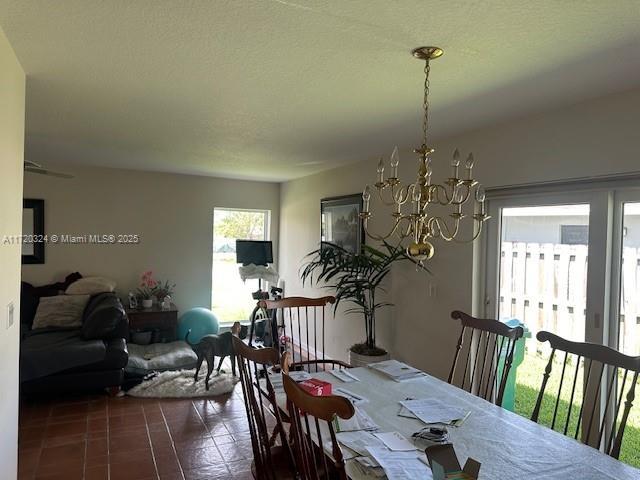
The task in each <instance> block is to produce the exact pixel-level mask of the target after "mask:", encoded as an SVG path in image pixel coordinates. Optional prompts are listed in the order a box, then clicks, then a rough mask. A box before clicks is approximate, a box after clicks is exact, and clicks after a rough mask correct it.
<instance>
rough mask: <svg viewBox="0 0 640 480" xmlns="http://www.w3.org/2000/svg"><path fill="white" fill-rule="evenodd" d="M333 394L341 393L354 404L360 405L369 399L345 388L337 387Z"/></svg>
mask: <svg viewBox="0 0 640 480" xmlns="http://www.w3.org/2000/svg"><path fill="white" fill-rule="evenodd" d="M333 393H334V394H335V395H342V396H343V397H346V398H347V400H349V401H350V402H351V403H352V404H353V405H354V406H358V405H362V404H363V403H367V402H368V401H369V400H367V399H366V398H364V397H362V396H360V395H358V394H357V393H353V392H352V391H351V390H347V389H346V388H342V387H338V388H335V389H334V390H333Z"/></svg>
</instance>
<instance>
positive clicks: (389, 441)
mask: <svg viewBox="0 0 640 480" xmlns="http://www.w3.org/2000/svg"><path fill="white" fill-rule="evenodd" d="M373 435H375V436H376V437H377V438H378V440H381V441H382V442H383V443H384V444H385V445H386V447H387V448H388V449H389V450H393V451H396V452H410V451H412V450H416V446H415V445H414V444H413V443H411V442H410V441H409V440H407V439H406V438H405V437H403V436H402V435H401V434H399V433H398V432H375V433H374V434H373Z"/></svg>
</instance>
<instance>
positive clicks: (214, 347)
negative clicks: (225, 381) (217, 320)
mask: <svg viewBox="0 0 640 480" xmlns="http://www.w3.org/2000/svg"><path fill="white" fill-rule="evenodd" d="M246 330H247V327H242V326H241V325H240V322H235V323H234V324H233V326H232V327H231V331H230V332H224V333H221V334H220V335H205V336H204V337H202V339H201V340H200V342H199V343H197V344H195V345H192V344H191V343H189V334H190V333H191V330H189V331H188V332H187V334H186V335H185V338H184V340H185V342H187V343H189V345H191V348H193V351H194V352H196V355H198V366H197V367H196V374H195V375H194V377H193V381H194V382H197V381H198V374H199V373H200V367H201V366H202V362H203V361H204V360H205V359H206V360H207V378H206V380H205V385H206V387H207V390H209V379H210V378H211V373H212V372H213V367H214V364H215V360H216V357H220V361H219V362H218V369H217V372H218V374H220V368H221V367H222V362H223V361H224V359H225V357H231V370H232V372H233V376H234V377H235V376H236V357H235V355H234V353H233V337H234V336H239V337H240V338H243V333H244V336H246Z"/></svg>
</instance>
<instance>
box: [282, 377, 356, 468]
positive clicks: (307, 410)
mask: <svg viewBox="0 0 640 480" xmlns="http://www.w3.org/2000/svg"><path fill="white" fill-rule="evenodd" d="M283 384H284V390H285V392H286V394H287V407H288V410H289V418H290V420H291V433H290V434H291V437H292V440H291V443H292V448H293V451H294V456H295V459H296V465H297V467H298V473H299V475H300V479H301V480H320V479H325V478H339V479H340V480H347V475H346V472H345V466H344V458H343V456H342V450H341V449H340V446H339V444H338V440H337V438H336V429H335V426H334V421H335V419H336V418H337V417H340V418H343V419H348V418H351V417H353V415H354V414H355V410H354V407H353V405H352V404H351V402H350V401H349V400H347V399H346V398H344V397H339V396H335V395H330V396H323V397H315V396H313V395H311V394H309V393H307V392H305V391H304V390H303V389H302V388H300V387H299V386H298V385H297V384H296V382H295V381H293V380H292V379H291V377H289V376H288V375H286V374H283ZM329 443H330V448H331V452H330V456H328V455H327V453H328V452H325V445H327V444H329Z"/></svg>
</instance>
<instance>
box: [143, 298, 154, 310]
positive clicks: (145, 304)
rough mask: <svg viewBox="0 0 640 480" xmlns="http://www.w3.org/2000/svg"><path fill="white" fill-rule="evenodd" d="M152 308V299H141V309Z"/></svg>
mask: <svg viewBox="0 0 640 480" xmlns="http://www.w3.org/2000/svg"><path fill="white" fill-rule="evenodd" d="M151 307H153V299H152V298H143V299H142V308H151Z"/></svg>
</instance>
